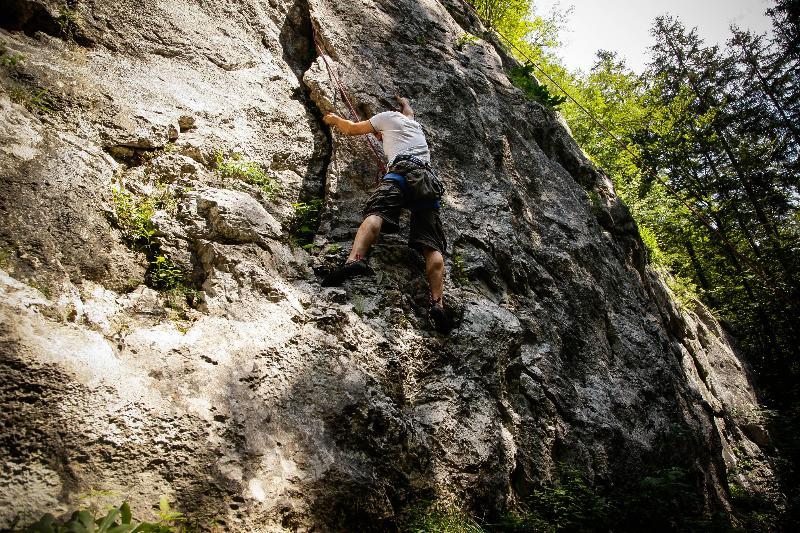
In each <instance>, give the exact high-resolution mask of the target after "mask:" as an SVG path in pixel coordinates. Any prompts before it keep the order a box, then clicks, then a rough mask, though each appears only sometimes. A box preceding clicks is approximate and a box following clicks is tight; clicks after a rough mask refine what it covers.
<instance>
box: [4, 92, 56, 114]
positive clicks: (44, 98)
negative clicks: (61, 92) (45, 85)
mask: <svg viewBox="0 0 800 533" xmlns="http://www.w3.org/2000/svg"><path fill="white" fill-rule="evenodd" d="M8 96H9V98H11V101H12V102H15V103H17V104H20V105H24V106H25V107H27V108H28V109H29V110H30V111H34V112H39V113H46V114H48V115H49V114H52V113H55V102H54V101H53V99H52V97H51V96H50V93H49V92H48V90H47V89H33V88H29V87H27V86H24V85H13V86H12V87H10V88H9V90H8Z"/></svg>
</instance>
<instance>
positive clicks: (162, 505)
mask: <svg viewBox="0 0 800 533" xmlns="http://www.w3.org/2000/svg"><path fill="white" fill-rule="evenodd" d="M162 259H163V258H162ZM158 508H159V509H161V512H162V513H168V512H169V500H168V499H167V496H166V495H162V496H161V500H159V502H158Z"/></svg>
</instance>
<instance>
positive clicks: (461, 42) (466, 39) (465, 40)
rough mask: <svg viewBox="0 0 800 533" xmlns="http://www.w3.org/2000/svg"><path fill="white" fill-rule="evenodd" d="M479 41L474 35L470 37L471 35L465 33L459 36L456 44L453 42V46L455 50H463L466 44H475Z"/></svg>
mask: <svg viewBox="0 0 800 533" xmlns="http://www.w3.org/2000/svg"><path fill="white" fill-rule="evenodd" d="M479 40H480V39H479V38H478V37H476V36H475V35H472V34H471V33H468V32H465V33H463V34H461V37H459V38H458V39H456V42H455V44H454V46H455V48H456V50H463V49H464V47H465V46H467V45H468V44H472V43H476V42H478V41H479Z"/></svg>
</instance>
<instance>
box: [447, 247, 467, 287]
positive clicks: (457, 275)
mask: <svg viewBox="0 0 800 533" xmlns="http://www.w3.org/2000/svg"><path fill="white" fill-rule="evenodd" d="M451 276H452V278H453V283H455V284H456V285H458V286H459V287H463V286H464V285H467V284H468V283H469V276H468V275H467V265H466V264H465V263H464V257H463V256H462V255H461V254H459V253H455V254H453V270H452V273H451Z"/></svg>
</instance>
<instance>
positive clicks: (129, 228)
mask: <svg viewBox="0 0 800 533" xmlns="http://www.w3.org/2000/svg"><path fill="white" fill-rule="evenodd" d="M111 195H112V196H111V198H112V201H113V202H114V210H115V211H114V213H115V216H116V223H117V226H118V227H119V229H120V230H121V231H122V234H123V236H124V237H125V239H126V240H127V241H128V244H129V245H131V246H133V247H134V248H135V249H137V250H140V251H144V250H149V249H150V248H151V247H153V246H154V244H155V238H154V236H155V233H156V231H155V228H154V227H153V222H152V218H153V215H154V214H155V212H156V210H155V206H154V205H153V202H152V201H151V200H150V199H149V198H139V197H136V196H134V195H133V194H131V193H128V192H125V191H121V190H116V189H114V190H113V191H111Z"/></svg>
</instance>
